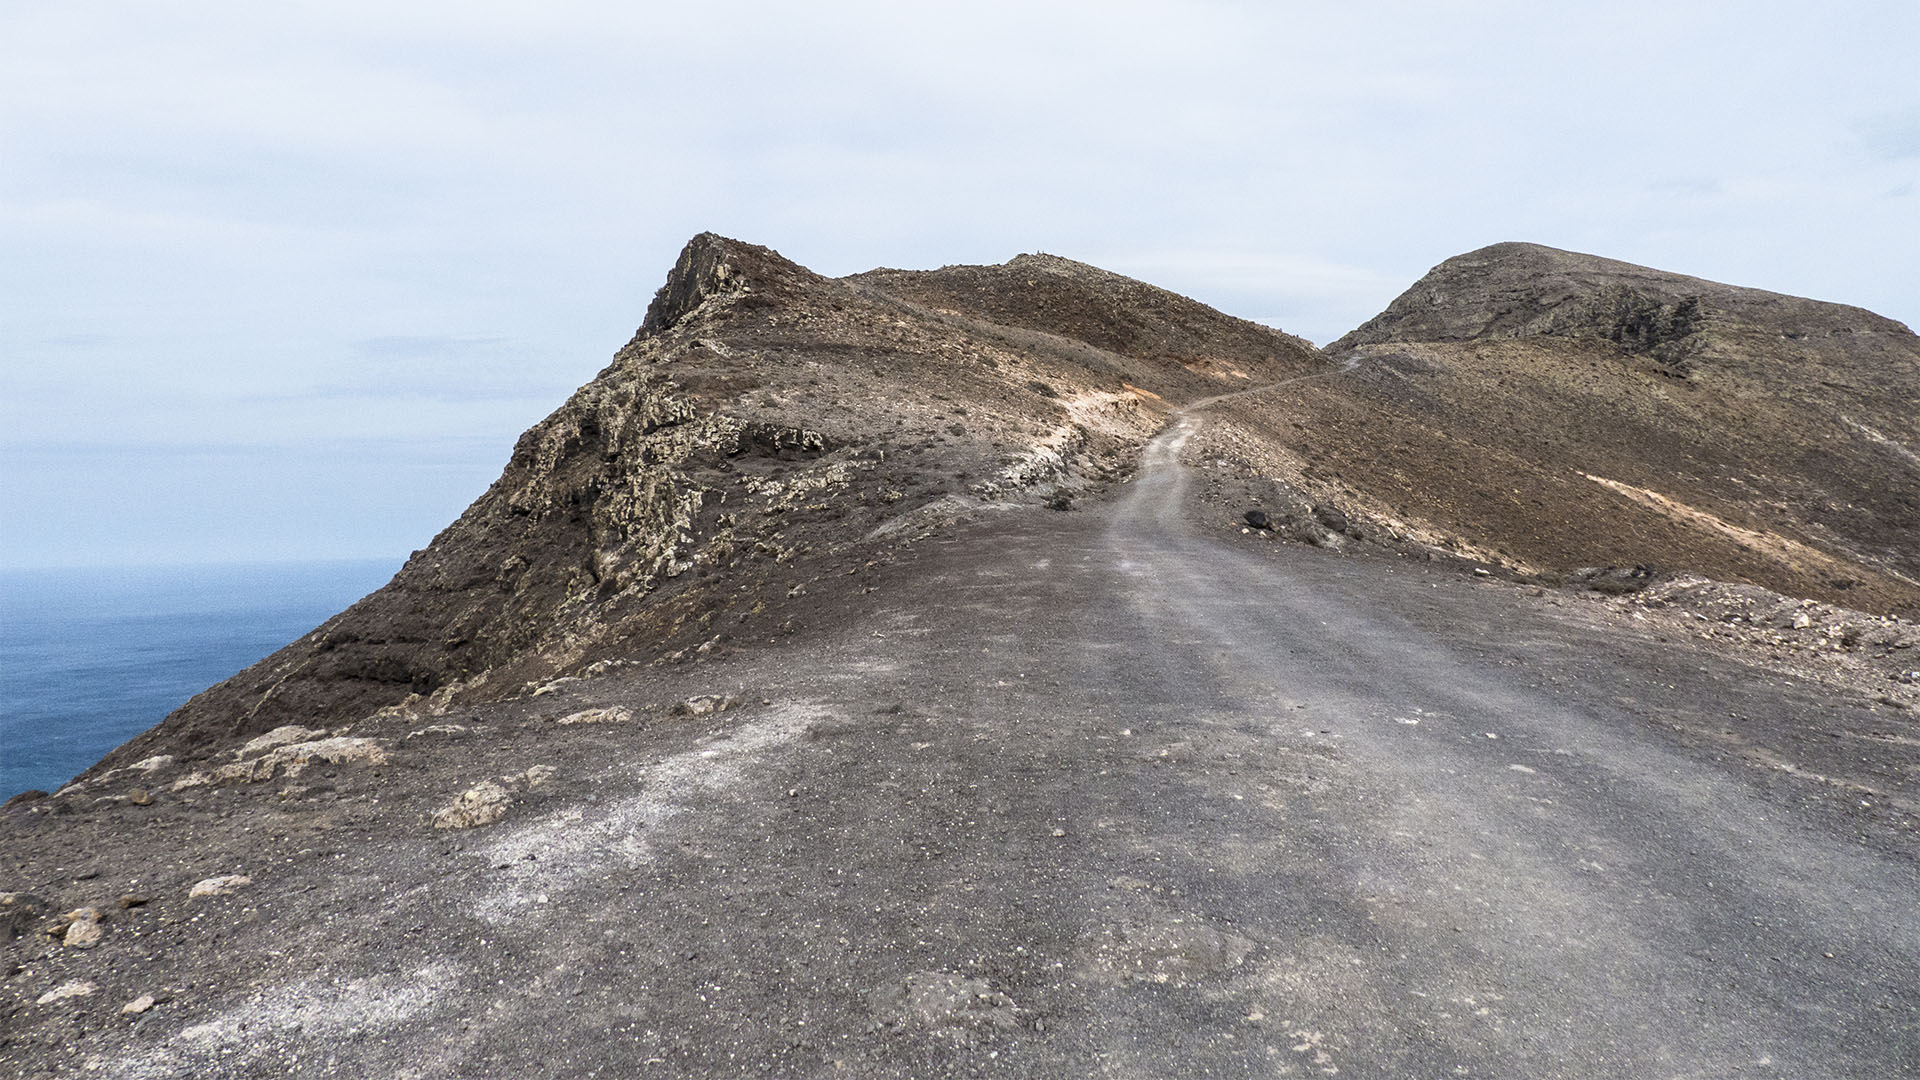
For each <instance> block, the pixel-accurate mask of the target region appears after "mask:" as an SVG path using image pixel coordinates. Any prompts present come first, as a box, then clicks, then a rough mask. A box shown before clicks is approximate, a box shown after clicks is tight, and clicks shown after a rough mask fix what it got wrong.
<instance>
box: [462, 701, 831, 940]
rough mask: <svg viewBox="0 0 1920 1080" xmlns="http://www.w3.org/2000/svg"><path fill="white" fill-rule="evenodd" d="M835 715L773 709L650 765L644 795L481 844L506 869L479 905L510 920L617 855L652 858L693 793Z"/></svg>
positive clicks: (739, 773) (642, 781) (732, 776)
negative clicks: (657, 841)
mask: <svg viewBox="0 0 1920 1080" xmlns="http://www.w3.org/2000/svg"><path fill="white" fill-rule="evenodd" d="M827 715H828V714H827V712H826V710H824V709H820V708H817V707H813V706H806V705H783V706H779V707H776V708H773V709H769V710H767V711H766V713H765V714H763V716H762V718H761V719H759V720H757V721H755V722H754V723H751V724H746V725H743V726H741V727H739V728H736V729H734V730H732V731H730V732H727V733H726V734H724V735H720V736H716V737H714V738H712V739H708V740H704V741H702V742H701V743H699V744H698V745H696V746H695V747H693V748H692V749H690V750H686V751H683V752H681V753H678V754H675V755H673V756H672V757H669V758H667V759H666V760H664V761H661V762H659V763H657V764H654V765H652V766H649V767H647V768H646V769H644V770H642V771H641V773H640V775H639V777H638V778H637V779H638V787H639V793H638V794H636V795H633V796H631V797H629V798H625V799H621V800H617V801H615V802H614V803H612V805H610V806H595V807H591V808H589V809H583V808H579V807H575V808H571V809H567V810H562V811H559V812H557V813H553V814H549V815H547V816H546V817H544V818H541V819H539V820H537V821H531V822H528V823H527V824H525V825H522V826H520V827H519V828H517V829H515V830H514V831H513V832H511V833H509V834H508V835H506V836H504V837H502V838H501V839H500V840H498V841H496V842H495V843H494V844H492V845H490V846H488V847H486V848H483V849H482V850H481V851H480V852H479V854H480V857H481V858H484V859H485V860H486V861H487V866H488V867H490V868H498V869H490V870H488V871H487V876H488V881H487V883H486V885H485V887H484V888H483V889H482V891H481V892H480V895H479V898H478V899H477V900H476V901H475V902H474V906H473V913H474V914H475V915H476V916H477V917H479V918H481V919H483V920H485V921H487V922H489V923H494V924H496V925H499V924H504V923H509V922H512V921H513V920H514V919H516V918H518V917H519V916H521V915H523V914H524V913H526V911H527V910H528V909H529V908H533V907H535V906H537V905H539V904H542V903H545V902H546V901H547V900H548V899H549V898H550V897H551V895H552V894H553V893H555V892H558V891H560V890H563V889H566V888H569V887H571V886H573V885H575V884H578V883H579V882H581V881H582V880H585V879H587V878H590V877H594V876H596V875H599V874H601V873H604V872H605V868H606V865H607V863H608V862H609V861H616V862H618V863H622V864H625V865H627V866H642V865H645V864H646V863H649V862H651V861H652V860H653V842H652V840H651V839H649V837H648V833H649V832H650V831H651V830H654V829H658V828H659V827H660V826H662V825H664V824H665V823H667V822H668V821H671V820H672V819H674V818H676V817H678V816H680V815H681V814H682V813H684V812H686V811H687V810H688V809H689V807H688V803H689V802H690V801H692V800H693V799H695V798H697V797H699V796H701V795H705V794H708V793H710V792H714V791H718V790H720V789H722V788H725V787H729V786H731V785H732V784H734V783H736V782H738V781H739V780H741V779H742V778H743V777H745V775H746V773H747V770H748V768H749V767H750V766H752V765H753V763H754V762H755V761H756V760H757V759H758V758H760V757H761V756H762V755H764V754H765V753H766V752H767V751H769V750H771V749H773V748H774V747H777V746H780V745H783V744H785V743H789V742H792V741H794V740H795V739H798V738H799V737H800V736H801V735H803V734H804V733H805V732H806V730H807V728H808V726H809V725H811V724H813V723H814V722H816V721H818V720H820V719H823V718H825V717H826V716H827Z"/></svg>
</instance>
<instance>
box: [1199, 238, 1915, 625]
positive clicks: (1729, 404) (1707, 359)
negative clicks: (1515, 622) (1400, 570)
mask: <svg viewBox="0 0 1920 1080" xmlns="http://www.w3.org/2000/svg"><path fill="white" fill-rule="evenodd" d="M1327 352H1328V354H1329V355H1330V356H1332V357H1334V358H1335V359H1337V360H1340V361H1341V362H1342V364H1343V366H1345V367H1347V368H1348V370H1346V371H1344V372H1342V373H1341V374H1339V375H1337V376H1333V377H1329V378H1326V379H1316V380H1310V381H1306V382H1302V383H1300V384H1297V385H1295V386H1293V387H1289V388H1287V389H1286V390H1284V391H1282V392H1278V393H1275V394H1271V395H1254V396H1251V397H1249V398H1245V399H1241V400H1239V401H1236V402H1234V403H1232V405H1231V407H1229V408H1228V409H1227V410H1226V411H1225V413H1224V414H1223V415H1225V416H1227V417H1230V418H1232V419H1233V420H1234V421H1235V425H1236V428H1237V432H1222V433H1221V439H1222V442H1221V443H1220V446H1221V447H1222V448H1223V449H1225V450H1230V451H1232V452H1233V453H1235V454H1237V455H1238V456H1240V457H1242V458H1244V459H1245V460H1246V461H1247V462H1248V463H1250V464H1251V465H1252V468H1253V471H1255V472H1258V473H1260V474H1262V475H1273V476H1279V477H1282V478H1283V480H1284V481H1286V484H1287V486H1289V487H1291V488H1294V489H1297V490H1298V491H1300V492H1304V493H1306V496H1307V497H1309V498H1312V499H1314V500H1316V501H1320V502H1322V503H1328V504H1338V505H1340V506H1341V507H1342V508H1343V513H1346V514H1348V515H1350V516H1352V517H1353V518H1354V519H1355V520H1356V521H1365V522H1368V523H1370V524H1371V527H1372V528H1373V529H1374V530H1375V531H1377V532H1383V533H1386V532H1391V533H1397V534H1400V535H1406V536H1414V537H1418V538H1421V539H1425V540H1428V541H1433V542H1437V543H1440V544H1442V545H1444V546H1447V547H1453V548H1456V549H1458V550H1460V551H1462V552H1463V553H1467V554H1470V555H1472V556H1474V557H1477V558H1481V559H1485V560H1487V561H1489V562H1493V563H1502V564H1506V565H1509V566H1511V567H1514V568H1517V569H1521V570H1527V571H1533V572H1537V573H1543V574H1547V575H1556V574H1570V573H1573V572H1575V571H1577V570H1578V569H1579V568H1582V567H1596V566H1609V565H1611V566H1629V567H1630V566H1634V565H1636V564H1645V565H1649V566H1653V567H1657V568H1665V569H1673V570H1686V571H1691V572H1694V573H1699V574H1704V575H1707V576H1709V577H1714V578H1719V579H1723V580H1729V581H1737V582H1748V583H1753V584H1758V585H1762V586H1766V587H1768V588H1771V589H1774V590H1776V591H1778V592H1782V593H1785V594H1787V595H1790V596H1796V597H1812V598H1817V599H1821V600H1826V601H1831V602H1835V603H1840V604H1845V605H1847V606H1850V607H1854V608H1860V609H1863V610H1869V611H1875V612H1880V613H1890V612H1903V613H1907V614H1912V613H1914V612H1916V611H1920V339H1916V338H1915V336H1914V335H1913V333H1912V332H1911V331H1909V330H1908V329H1907V328H1906V327H1904V326H1902V325H1901V324H1899V323H1897V322H1894V321H1892V320H1890V319H1886V318H1882V317H1880V316H1878V315H1875V314H1873V313H1871V312H1867V311H1863V310H1861V309H1858V308H1852V307H1846V306H1843V305H1839V304H1828V303H1821V302H1818V301H1813V300H1806V299H1801V298H1797V297H1790V296H1781V295H1778V294H1775V293H1769V292H1763V291H1760V290H1756V289H1744V288H1737V287H1734V286H1730V285H1722V284H1718V283H1714V282H1709V281H1703V280H1700V279H1698V278H1690V277H1684V276H1681V275H1678V274H1670V273H1664V272H1661V271H1657V270H1650V269H1647V268H1644V267H1638V266H1633V265H1630V264H1627V263H1621V262H1615V261H1612V260H1608V259H1600V258H1595V257H1593V256H1589V255H1579V254H1574V253H1570V252H1564V251H1557V250H1554V249H1552V248H1545V247H1539V246H1536V245H1529V244H1498V245H1494V246H1493V247H1489V248H1484V249H1482V250H1479V251H1475V252H1472V253H1470V254H1467V255H1462V256H1459V257H1458V258H1454V259H1449V260H1448V261H1446V262H1445V263H1442V264H1441V265H1440V266H1438V267H1436V268H1434V270H1433V271H1432V272H1431V273H1429V274H1427V275H1426V276H1425V277H1424V278H1422V279H1421V280H1420V281H1419V282H1417V283H1416V284H1415V285H1414V286H1413V287H1412V288H1410V289H1408V290H1407V291H1406V293H1405V294H1403V295H1402V296H1401V297H1399V298H1398V299H1396V300H1395V301H1394V302H1393V303H1392V305H1390V306H1389V307H1388V308H1387V310H1386V311H1385V312H1383V313H1382V314H1381V315H1379V316H1378V317H1376V318H1375V319H1373V320H1371V321H1369V322H1368V323H1367V324H1365V325H1364V326H1362V327H1360V328H1359V329H1357V330H1355V331H1354V332H1353V333H1351V334H1348V335H1347V336H1345V337H1343V338H1341V339H1340V340H1339V341H1337V342H1335V343H1334V344H1333V345H1331V346H1329V347H1328V349H1327ZM1273 497H1276V498H1277V497H1279V495H1278V493H1275V494H1274V496H1273Z"/></svg>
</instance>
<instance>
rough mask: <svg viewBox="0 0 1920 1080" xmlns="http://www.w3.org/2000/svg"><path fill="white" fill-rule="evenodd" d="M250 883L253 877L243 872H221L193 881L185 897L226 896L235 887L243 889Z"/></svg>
mask: <svg viewBox="0 0 1920 1080" xmlns="http://www.w3.org/2000/svg"><path fill="white" fill-rule="evenodd" d="M251 884H253V879H252V878H250V877H248V876H247V875H245V874H222V875H221V876H219V877H210V878H207V879H205V880H203V881H199V882H195V883H194V886H193V888H192V889H189V890H188V891H187V898H188V899H193V898H194V897H199V896H227V895H229V894H231V893H233V892H234V891H235V890H236V889H243V888H245V887H247V886H248V885H251Z"/></svg>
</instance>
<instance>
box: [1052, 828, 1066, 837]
mask: <svg viewBox="0 0 1920 1080" xmlns="http://www.w3.org/2000/svg"><path fill="white" fill-rule="evenodd" d="M1053 835H1055V836H1065V835H1067V830H1065V829H1055V830H1053Z"/></svg>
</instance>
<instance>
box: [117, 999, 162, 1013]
mask: <svg viewBox="0 0 1920 1080" xmlns="http://www.w3.org/2000/svg"><path fill="white" fill-rule="evenodd" d="M153 1005H154V1001H153V995H152V994H141V995H140V996H139V997H137V998H134V999H133V1000H132V1001H129V1002H127V1003H126V1004H125V1005H122V1006H120V1012H121V1015H123V1016H139V1015H140V1014H141V1013H143V1012H146V1011H147V1010H148V1009H151V1008H153Z"/></svg>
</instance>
